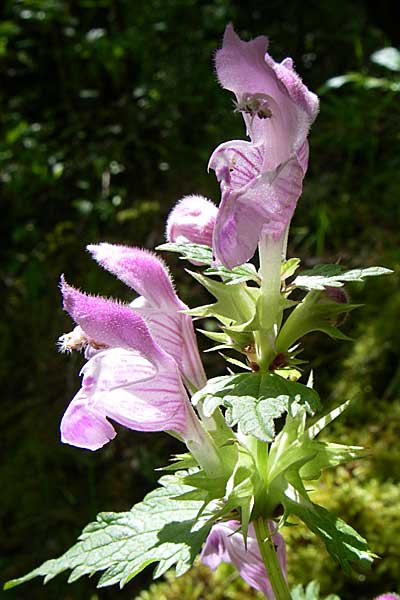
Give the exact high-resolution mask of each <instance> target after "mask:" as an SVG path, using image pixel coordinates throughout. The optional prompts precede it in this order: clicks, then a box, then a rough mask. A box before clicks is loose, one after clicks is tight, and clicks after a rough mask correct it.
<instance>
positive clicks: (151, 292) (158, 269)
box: [87, 243, 186, 310]
mask: <svg viewBox="0 0 400 600" xmlns="http://www.w3.org/2000/svg"><path fill="white" fill-rule="evenodd" d="M87 249H88V250H89V252H90V253H91V255H92V256H93V258H94V259H95V260H96V261H97V262H98V263H99V264H100V265H101V266H102V267H104V268H105V269H107V271H110V272H111V273H113V274H114V275H116V276H117V277H118V279H120V280H121V281H123V282H124V283H126V284H127V285H129V287H131V288H133V289H134V290H135V291H136V292H137V293H138V294H140V296H143V297H144V298H146V300H148V301H149V302H151V304H152V305H153V306H156V307H158V308H161V309H165V308H167V309H168V308H169V309H174V310H179V309H182V308H186V306H185V305H184V304H183V303H182V302H181V301H180V300H179V298H178V296H177V295H176V293H175V290H174V286H173V283H172V280H171V277H170V275H169V272H168V269H167V267H166V265H165V264H164V262H163V261H162V260H161V259H159V258H158V257H157V256H155V254H152V253H151V252H149V251H147V250H142V249H140V248H135V247H133V246H119V245H117V244H106V243H102V244H90V245H89V246H87Z"/></svg>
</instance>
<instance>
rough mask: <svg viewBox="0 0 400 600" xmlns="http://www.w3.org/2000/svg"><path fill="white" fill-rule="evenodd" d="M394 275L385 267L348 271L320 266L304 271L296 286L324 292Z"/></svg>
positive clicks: (295, 281)
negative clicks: (353, 282) (371, 278)
mask: <svg viewBox="0 0 400 600" xmlns="http://www.w3.org/2000/svg"><path fill="white" fill-rule="evenodd" d="M390 273H393V271H391V270H390V269H386V268H385V267H367V268H365V269H351V270H350V271H346V269H343V267H342V266H341V265H318V266H317V267H314V268H313V269H310V270H307V271H303V272H302V274H301V275H298V276H297V277H296V279H295V280H294V282H293V283H294V285H295V286H297V287H299V288H302V289H304V290H323V289H324V288H326V287H342V286H343V284H344V283H345V282H346V281H363V280H364V278H365V277H377V276H378V275H389V274H390Z"/></svg>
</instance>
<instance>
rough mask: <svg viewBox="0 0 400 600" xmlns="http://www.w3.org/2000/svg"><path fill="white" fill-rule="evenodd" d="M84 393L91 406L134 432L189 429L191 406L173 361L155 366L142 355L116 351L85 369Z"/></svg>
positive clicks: (103, 354)
mask: <svg viewBox="0 0 400 600" xmlns="http://www.w3.org/2000/svg"><path fill="white" fill-rule="evenodd" d="M82 374H83V381H82V392H83V393H84V394H85V395H86V397H87V399H88V403H89V405H90V406H91V407H93V408H95V409H97V410H98V411H99V412H100V413H101V414H104V415H106V416H107V417H109V418H111V419H113V420H115V421H117V423H120V424H121V425H124V426H125V427H128V428H129V429H134V430H135V431H166V430H173V431H177V432H179V433H181V434H182V435H183V436H185V434H186V433H187V431H188V429H189V427H190V415H189V412H190V405H189V400H188V397H187V395H186V392H185V390H184V388H183V385H182V382H181V379H180V377H179V373H178V371H177V367H176V364H175V362H174V360H173V359H172V358H169V359H168V358H167V359H165V361H164V363H163V364H159V365H154V364H153V363H151V362H150V361H149V360H147V359H146V358H144V357H143V356H141V355H140V354H139V353H136V352H132V351H127V350H123V349H120V348H114V349H110V350H105V351H103V352H100V353H98V354H96V355H95V356H94V357H93V358H91V359H90V360H89V361H88V363H87V364H86V365H85V366H84V367H83V369H82Z"/></svg>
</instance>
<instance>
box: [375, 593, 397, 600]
mask: <svg viewBox="0 0 400 600" xmlns="http://www.w3.org/2000/svg"><path fill="white" fill-rule="evenodd" d="M375 600H400V596H398V595H397V594H391V593H389V594H382V595H381V596H377V597H376V598H375Z"/></svg>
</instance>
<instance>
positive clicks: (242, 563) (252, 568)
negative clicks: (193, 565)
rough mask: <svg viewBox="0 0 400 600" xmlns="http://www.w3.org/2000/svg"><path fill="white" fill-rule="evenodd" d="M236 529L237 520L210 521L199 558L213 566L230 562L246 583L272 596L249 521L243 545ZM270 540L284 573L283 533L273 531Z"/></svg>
mask: <svg viewBox="0 0 400 600" xmlns="http://www.w3.org/2000/svg"><path fill="white" fill-rule="evenodd" d="M272 526H273V524H272ZM239 530H240V523H239V522H238V521H227V522H225V523H217V524H216V525H214V526H213V527H212V529H211V531H210V533H209V535H208V538H207V540H206V543H205V544H204V547H203V550H202V553H201V556H200V559H201V561H202V562H203V563H204V564H205V565H207V566H208V567H210V569H213V570H215V569H216V568H217V567H218V565H219V564H220V563H221V562H225V563H232V564H233V565H234V566H235V567H236V569H237V570H238V571H239V574H240V576H241V577H242V579H244V581H246V583H248V584H249V585H250V586H251V587H253V588H255V589H256V590H259V591H260V592H263V593H264V594H265V595H266V597H267V598H274V597H275V596H274V594H273V591H272V587H271V584H270V582H269V579H268V575H267V572H266V570H265V565H264V562H263V560H262V558H261V555H260V551H259V548H258V542H257V538H256V534H255V531H254V527H253V525H250V527H249V531H248V537H247V548H246V546H245V543H244V539H243V535H242V533H240V531H239ZM273 541H274V544H275V546H276V547H277V553H278V560H279V562H280V564H281V567H282V569H283V571H284V572H285V573H286V551H285V543H284V540H283V537H282V536H281V535H280V534H279V533H276V534H274V536H273Z"/></svg>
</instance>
